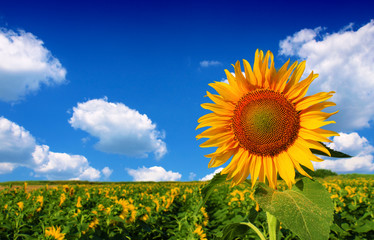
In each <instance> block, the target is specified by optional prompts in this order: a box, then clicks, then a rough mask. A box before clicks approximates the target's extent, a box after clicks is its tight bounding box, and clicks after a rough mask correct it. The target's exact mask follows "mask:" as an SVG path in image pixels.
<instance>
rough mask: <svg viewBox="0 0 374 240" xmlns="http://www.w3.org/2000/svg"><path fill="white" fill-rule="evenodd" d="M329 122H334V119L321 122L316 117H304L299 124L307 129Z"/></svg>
mask: <svg viewBox="0 0 374 240" xmlns="http://www.w3.org/2000/svg"><path fill="white" fill-rule="evenodd" d="M331 123H335V121H327V122H323V121H320V120H317V119H304V120H303V121H300V126H301V127H303V128H307V129H316V128H320V127H323V126H325V125H327V124H331Z"/></svg>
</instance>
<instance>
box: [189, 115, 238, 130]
mask: <svg viewBox="0 0 374 240" xmlns="http://www.w3.org/2000/svg"><path fill="white" fill-rule="evenodd" d="M230 124H231V121H225V120H222V119H220V118H216V119H214V120H213V119H212V120H210V121H204V122H201V123H200V124H199V125H197V127H196V129H195V130H197V129H199V128H203V127H217V128H218V127H225V126H230Z"/></svg>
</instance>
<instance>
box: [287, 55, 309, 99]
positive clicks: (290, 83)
mask: <svg viewBox="0 0 374 240" xmlns="http://www.w3.org/2000/svg"><path fill="white" fill-rule="evenodd" d="M304 70H305V61H302V62H301V63H300V64H299V65H297V67H296V69H295V71H294V72H293V73H292V76H291V78H290V81H288V82H287V85H286V87H285V89H284V91H283V92H284V93H287V92H288V90H290V88H291V87H292V86H293V85H295V84H296V83H298V82H299V80H300V78H301V76H302V75H303V73H304Z"/></svg>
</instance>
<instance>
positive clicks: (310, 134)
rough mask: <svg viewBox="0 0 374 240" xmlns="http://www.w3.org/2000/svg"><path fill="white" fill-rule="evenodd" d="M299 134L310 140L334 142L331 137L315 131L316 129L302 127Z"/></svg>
mask: <svg viewBox="0 0 374 240" xmlns="http://www.w3.org/2000/svg"><path fill="white" fill-rule="evenodd" d="M299 136H300V137H302V138H304V139H308V140H314V141H318V142H332V141H331V140H330V139H328V138H326V137H324V136H322V135H320V134H319V133H317V132H315V131H314V130H309V129H306V128H300V130H299Z"/></svg>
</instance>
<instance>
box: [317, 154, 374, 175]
mask: <svg viewBox="0 0 374 240" xmlns="http://www.w3.org/2000/svg"><path fill="white" fill-rule="evenodd" d="M313 165H314V167H315V168H316V169H318V168H323V169H330V170H332V171H334V172H338V173H348V172H360V173H372V172H373V171H374V162H373V155H365V156H362V157H352V158H342V159H337V160H325V161H323V162H318V163H313Z"/></svg>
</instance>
